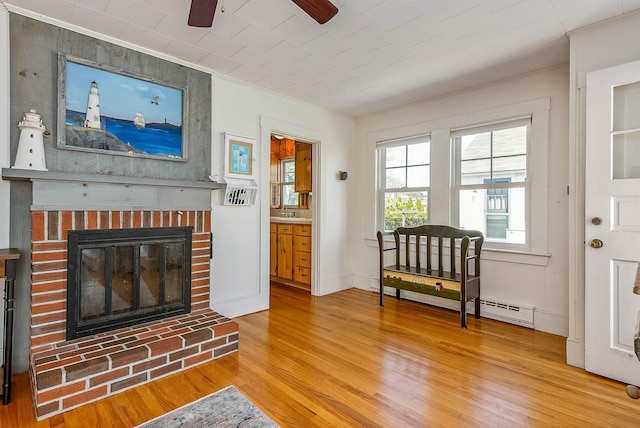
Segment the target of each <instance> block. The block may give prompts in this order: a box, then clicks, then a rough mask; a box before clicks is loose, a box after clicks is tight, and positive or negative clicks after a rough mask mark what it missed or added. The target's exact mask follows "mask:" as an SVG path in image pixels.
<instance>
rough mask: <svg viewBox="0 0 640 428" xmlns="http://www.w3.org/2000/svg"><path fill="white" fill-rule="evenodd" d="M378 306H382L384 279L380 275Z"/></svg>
mask: <svg viewBox="0 0 640 428" xmlns="http://www.w3.org/2000/svg"><path fill="white" fill-rule="evenodd" d="M380 306H384V281H383V279H382V275H380Z"/></svg>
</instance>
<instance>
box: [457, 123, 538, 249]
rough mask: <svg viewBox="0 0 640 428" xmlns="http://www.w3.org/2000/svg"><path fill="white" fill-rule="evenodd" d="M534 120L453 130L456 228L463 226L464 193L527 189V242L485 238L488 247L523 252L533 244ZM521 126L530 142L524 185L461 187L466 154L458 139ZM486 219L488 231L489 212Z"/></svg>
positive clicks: (525, 192)
mask: <svg viewBox="0 0 640 428" xmlns="http://www.w3.org/2000/svg"><path fill="white" fill-rule="evenodd" d="M531 124H532V117H531V116H530V115H529V116H526V117H518V118H511V119H507V120H501V121H495V122H491V123H486V124H482V125H477V126H470V127H464V128H458V129H452V130H451V131H450V138H451V148H452V150H453V161H452V166H451V167H452V171H453V175H454V177H453V183H454V185H453V186H452V187H451V190H452V197H451V204H452V208H453V209H452V213H453V219H452V220H453V223H452V224H454V225H456V226H457V227H460V226H461V225H460V192H461V191H463V190H482V191H485V192H488V191H489V190H490V189H520V188H521V189H523V190H524V203H525V206H524V216H525V219H524V222H525V234H524V235H525V236H524V239H525V242H524V243H511V242H504V241H499V240H493V239H491V238H489V237H487V236H485V245H486V247H488V248H501V249H512V250H516V251H523V250H527V249H528V248H529V247H530V242H531V232H530V229H531V227H530V225H531V217H530V216H531V209H530V207H531V189H530V183H531V180H530V173H531V165H530V153H531V133H532V126H531ZM520 126H527V127H528V129H527V137H526V138H527V141H526V156H527V161H526V179H525V181H520V182H508V183H501V182H492V183H479V184H464V185H463V184H460V179H461V175H460V174H461V157H462V154H461V152H460V146H459V144H456V141H455V140H456V138H457V137H462V136H465V135H471V134H479V133H483V132H494V131H500V130H503V129H509V128H515V127H520ZM488 159H491V160H493V159H494V156H493V153H491V156H490V157H489V158H488ZM483 217H484V220H485V228H486V227H487V226H486V219H487V211H486V209H485V210H484V212H483Z"/></svg>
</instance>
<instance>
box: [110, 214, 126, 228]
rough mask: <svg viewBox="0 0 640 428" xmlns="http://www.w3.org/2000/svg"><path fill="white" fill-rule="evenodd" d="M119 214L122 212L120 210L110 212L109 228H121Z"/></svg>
mask: <svg viewBox="0 0 640 428" xmlns="http://www.w3.org/2000/svg"><path fill="white" fill-rule="evenodd" d="M121 216H122V213H121V212H120V211H112V212H111V228H112V229H121V228H122V227H123V226H122V221H121Z"/></svg>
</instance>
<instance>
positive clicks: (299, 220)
mask: <svg viewBox="0 0 640 428" xmlns="http://www.w3.org/2000/svg"><path fill="white" fill-rule="evenodd" d="M270 221H271V223H295V224H311V221H312V219H310V218H306V217H277V216H275V217H274V216H272V217H270Z"/></svg>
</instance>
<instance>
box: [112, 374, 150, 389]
mask: <svg viewBox="0 0 640 428" xmlns="http://www.w3.org/2000/svg"><path fill="white" fill-rule="evenodd" d="M147 380H148V376H147V373H140V374H139V375H137V376H134V377H130V378H128V379H124V380H121V381H118V382H114V383H112V384H111V392H116V391H120V390H121V389H125V388H130V387H132V386H135V385H137V384H139V383H144V382H146V381H147Z"/></svg>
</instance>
